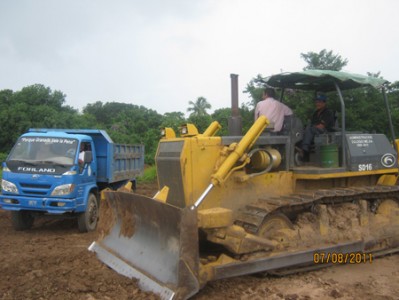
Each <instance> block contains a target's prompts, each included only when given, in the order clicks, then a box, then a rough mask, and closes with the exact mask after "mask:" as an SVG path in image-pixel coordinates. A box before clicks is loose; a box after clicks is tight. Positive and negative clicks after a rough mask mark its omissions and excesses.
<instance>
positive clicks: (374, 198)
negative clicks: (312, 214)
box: [235, 185, 399, 234]
mask: <svg viewBox="0 0 399 300" xmlns="http://www.w3.org/2000/svg"><path fill="white" fill-rule="evenodd" d="M384 199H395V200H396V201H399V186H396V185H393V186H385V185H375V186H362V187H351V188H333V189H319V190H312V191H300V192H298V193H295V194H291V195H287V196H281V197H262V198H259V199H258V200H257V201H256V202H254V203H251V204H248V205H246V206H245V208H244V209H243V210H242V211H241V212H240V213H239V214H238V216H237V218H236V221H235V224H237V225H240V226H242V227H243V228H244V229H245V230H246V231H247V232H249V233H252V234H256V233H257V232H258V230H259V228H260V227H261V225H262V223H263V220H265V218H266V217H267V216H269V215H272V214H276V213H282V214H284V215H286V216H287V217H288V218H289V219H291V220H293V219H295V217H296V216H297V215H298V214H299V213H301V212H304V211H314V208H315V206H316V205H318V204H326V205H334V204H341V203H349V202H354V201H357V200H367V201H369V202H370V209H371V211H375V210H376V209H377V208H378V205H379V203H380V202H381V201H382V200H384Z"/></svg>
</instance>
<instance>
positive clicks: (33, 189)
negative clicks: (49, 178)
mask: <svg viewBox="0 0 399 300" xmlns="http://www.w3.org/2000/svg"><path fill="white" fill-rule="evenodd" d="M20 186H21V189H22V194H23V195H34V196H45V195H48V193H49V190H50V188H51V184H40V183H21V184H20Z"/></svg>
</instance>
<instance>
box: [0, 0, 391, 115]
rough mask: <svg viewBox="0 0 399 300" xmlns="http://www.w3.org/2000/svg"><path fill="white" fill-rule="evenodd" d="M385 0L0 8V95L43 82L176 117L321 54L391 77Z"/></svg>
mask: <svg viewBox="0 0 399 300" xmlns="http://www.w3.org/2000/svg"><path fill="white" fill-rule="evenodd" d="M398 12H399V1H396V0H375V1H374V0H359V1H358V0H330V1H326V0H325V1H322V0H301V1H299V0H145V1H140V0H116V1H106V0H1V1H0V90H3V89H11V90H13V91H18V90H20V89H22V88H23V87H25V86H29V85H32V84H36V83H39V84H43V85H45V86H48V87H50V88H51V89H52V90H59V91H62V92H63V93H64V94H66V103H65V104H66V105H69V106H72V107H73V108H76V109H79V110H80V111H81V110H82V108H84V107H85V106H86V105H87V104H89V103H94V102H96V101H102V102H103V103H105V102H113V101H115V102H123V103H131V104H135V105H142V106H144V107H146V108H148V109H153V110H155V111H157V112H158V113H160V114H164V113H167V112H174V111H179V112H184V113H187V108H188V107H189V103H188V102H189V101H193V102H195V100H196V99H197V98H198V97H205V98H206V99H207V101H208V102H209V103H210V104H211V105H212V109H211V110H210V111H209V112H212V111H214V110H215V109H219V108H224V107H230V104H231V87H230V74H232V73H234V74H238V75H239V77H238V80H239V101H240V103H242V102H248V101H249V98H248V95H247V94H245V93H242V92H243V91H244V89H245V87H246V85H247V83H249V81H250V80H251V79H252V78H254V77H256V76H257V75H258V74H262V75H263V76H269V75H272V74H276V73H280V72H295V71H301V70H302V69H303V67H305V66H306V63H305V61H304V60H303V59H302V58H301V56H300V54H301V53H307V52H309V51H313V52H319V51H321V50H322V49H327V50H332V51H333V53H335V54H339V55H341V56H342V58H346V59H347V60H348V65H347V66H346V67H345V68H344V71H349V72H352V73H358V74H364V75H366V74H367V72H372V73H377V72H381V73H380V74H381V76H383V77H384V78H385V79H387V80H389V81H391V82H393V81H397V80H399V17H398Z"/></svg>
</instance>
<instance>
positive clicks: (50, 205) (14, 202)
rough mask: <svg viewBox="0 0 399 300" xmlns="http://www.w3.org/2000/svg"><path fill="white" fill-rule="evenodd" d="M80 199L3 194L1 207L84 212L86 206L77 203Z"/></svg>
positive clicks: (5, 208) (0, 201)
mask: <svg viewBox="0 0 399 300" xmlns="http://www.w3.org/2000/svg"><path fill="white" fill-rule="evenodd" d="M77 200H78V199H64V198H33V197H23V196H19V195H1V194H0V208H2V209H4V210H14V211H18V210H31V211H38V212H45V213H50V214H63V213H67V212H83V211H84V206H83V205H77V202H79V201H77Z"/></svg>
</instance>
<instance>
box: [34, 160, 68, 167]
mask: <svg viewBox="0 0 399 300" xmlns="http://www.w3.org/2000/svg"><path fill="white" fill-rule="evenodd" d="M40 163H43V164H51V165H57V166H62V167H66V166H67V165H66V164H63V163H60V162H57V161H54V160H43V161H40Z"/></svg>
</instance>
